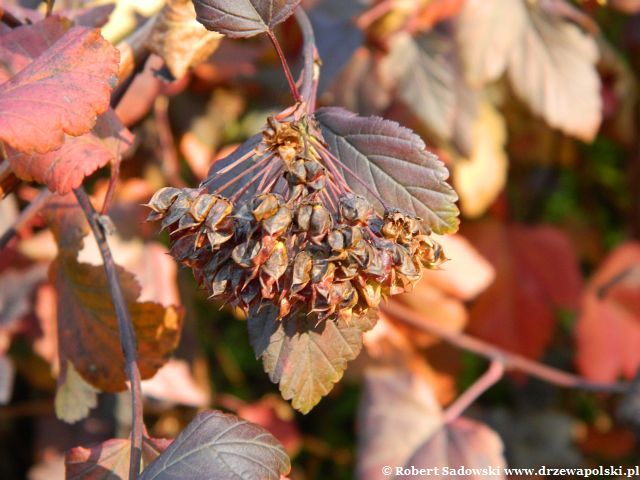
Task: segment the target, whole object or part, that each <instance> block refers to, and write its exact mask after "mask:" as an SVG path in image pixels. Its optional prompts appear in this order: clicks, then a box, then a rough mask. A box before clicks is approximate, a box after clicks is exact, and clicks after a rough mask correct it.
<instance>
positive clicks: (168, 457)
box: [140, 411, 291, 480]
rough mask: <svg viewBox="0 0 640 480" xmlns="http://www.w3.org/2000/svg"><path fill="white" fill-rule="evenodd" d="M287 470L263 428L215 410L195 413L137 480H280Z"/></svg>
mask: <svg viewBox="0 0 640 480" xmlns="http://www.w3.org/2000/svg"><path fill="white" fill-rule="evenodd" d="M290 468H291V464H290V461H289V457H288V456H287V453H286V452H285V450H284V448H283V447H282V445H281V444H280V442H278V441H277V440H276V439H275V438H274V437H273V436H272V435H271V434H270V433H269V432H267V431H266V430H265V429H264V428H262V427H260V426H258V425H254V424H252V423H249V422H247V421H244V420H240V419H238V418H237V417H235V416H233V415H228V414H225V413H222V412H217V411H208V412H203V413H200V414H198V416H196V418H195V419H194V420H193V421H192V422H191V423H190V424H189V425H188V426H187V428H185V429H184V430H183V431H182V432H181V433H180V435H178V437H177V438H176V439H175V440H174V441H173V442H172V443H171V445H170V446H169V448H167V449H166V450H165V451H164V453H162V454H161V455H160V456H159V457H158V458H157V459H156V460H155V461H154V462H153V463H151V465H149V466H148V467H147V468H146V469H145V470H144V471H143V472H142V475H141V477H140V480H152V479H158V480H163V479H170V478H189V479H192V480H209V479H211V478H216V479H217V478H219V479H221V480H222V479H235V478H237V479H245V478H247V479H249V478H256V479H257V478H259V479H264V480H279V479H280V475H286V474H287V473H288V472H289V469H290Z"/></svg>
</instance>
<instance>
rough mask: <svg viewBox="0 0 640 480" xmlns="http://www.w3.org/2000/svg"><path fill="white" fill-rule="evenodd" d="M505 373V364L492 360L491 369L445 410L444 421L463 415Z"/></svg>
mask: <svg viewBox="0 0 640 480" xmlns="http://www.w3.org/2000/svg"><path fill="white" fill-rule="evenodd" d="M503 375H504V364H503V363H502V362H501V361H499V360H494V361H492V362H491V365H489V369H488V370H487V371H486V372H485V373H484V374H483V375H482V376H481V377H480V378H479V379H478V380H476V381H475V383H474V384H473V385H471V386H470V387H469V388H468V389H467V390H465V392H464V393H463V394H462V395H460V396H459V397H458V398H457V400H456V401H455V402H453V403H452V404H451V406H450V407H449V408H447V409H446V410H445V412H444V415H443V420H444V423H449V422H452V421H453V420H455V419H456V418H458V417H459V416H460V415H462V413H463V412H464V411H465V410H466V409H467V408H469V406H470V405H471V404H472V403H473V402H475V401H476V400H477V399H478V398H479V397H480V396H481V395H482V394H483V393H484V392H486V391H487V390H489V389H490V388H491V387H492V386H493V385H495V384H496V383H498V381H499V380H500V379H501V378H502V376H503Z"/></svg>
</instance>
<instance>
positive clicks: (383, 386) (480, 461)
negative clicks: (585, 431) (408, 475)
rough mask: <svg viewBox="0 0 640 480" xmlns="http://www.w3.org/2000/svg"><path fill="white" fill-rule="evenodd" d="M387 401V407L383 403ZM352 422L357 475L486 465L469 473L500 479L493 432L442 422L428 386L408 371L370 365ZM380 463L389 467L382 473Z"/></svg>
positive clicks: (367, 477)
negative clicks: (355, 422) (356, 429)
mask: <svg viewBox="0 0 640 480" xmlns="http://www.w3.org/2000/svg"><path fill="white" fill-rule="evenodd" d="M390 405H393V408H389V406H390ZM358 424H359V426H360V429H359V434H358V462H357V467H356V474H357V478H359V479H362V480H378V479H380V480H383V479H387V478H389V477H390V475H393V477H392V478H403V476H404V475H402V474H400V475H397V472H396V468H399V467H402V468H410V467H411V466H414V467H415V468H418V469H420V468H434V467H438V468H441V469H442V468H443V467H448V468H460V467H467V468H474V467H476V468H487V466H493V467H496V468H497V469H498V470H500V472H499V473H498V474H497V475H495V470H494V471H492V472H485V474H482V473H481V474H479V475H478V476H476V477H475V478H479V479H484V478H487V479H488V478H493V479H495V478H504V477H503V474H502V471H501V467H503V466H505V464H506V462H505V459H504V456H503V450H504V447H503V445H502V441H501V440H500V438H499V437H498V435H497V434H496V433H495V432H494V431H492V430H491V429H489V428H488V427H486V426H485V425H483V424H481V423H479V422H475V421H472V420H468V419H465V418H459V419H457V420H454V421H453V422H451V423H448V424H444V423H443V419H442V412H441V410H440V406H439V405H438V403H437V402H436V400H435V398H434V396H433V392H432V390H431V387H430V386H429V385H428V384H427V383H425V382H424V380H422V379H420V378H419V377H417V376H415V375H412V374H410V373H409V372H408V371H402V370H396V369H377V370H370V371H369V372H368V374H367V377H366V379H365V390H364V394H363V396H362V399H361V402H360V406H359V411H358ZM384 466H392V467H393V470H392V471H391V472H390V474H386V473H385V470H384V469H383V467H384Z"/></svg>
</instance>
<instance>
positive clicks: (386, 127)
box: [316, 107, 459, 234]
mask: <svg viewBox="0 0 640 480" xmlns="http://www.w3.org/2000/svg"><path fill="white" fill-rule="evenodd" d="M316 118H317V119H318V121H319V122H320V125H321V127H322V133H323V136H324V138H325V140H326V142H327V143H328V145H329V149H330V150H331V152H332V153H333V154H334V155H335V156H336V157H337V158H338V159H340V161H341V162H342V163H343V164H344V165H345V166H346V167H348V168H349V169H350V170H351V171H352V172H354V173H355V174H357V175H358V176H359V177H360V178H361V179H362V180H363V182H364V183H366V184H367V185H369V187H371V188H373V189H374V190H375V191H376V192H377V194H378V195H379V196H380V197H381V198H382V199H383V200H384V201H385V203H387V204H388V205H397V206H400V207H401V208H402V209H404V210H406V211H407V212H408V213H410V214H412V215H416V216H418V217H421V218H422V219H423V222H424V224H425V226H426V227H429V228H430V229H431V230H433V231H434V232H436V233H441V234H444V233H453V232H455V231H456V230H457V228H458V218H457V216H458V213H459V212H458V208H457V207H456V205H455V202H456V200H457V199H458V197H457V195H456V193H455V192H454V191H453V189H452V188H451V187H450V186H449V184H448V183H447V182H446V180H447V178H448V177H449V172H448V170H447V168H446V167H445V166H444V164H443V163H442V162H441V161H440V160H439V159H438V158H437V157H436V156H435V155H433V154H432V153H430V152H428V151H427V150H426V147H425V144H424V142H423V141H422V140H421V139H420V137H418V135H416V134H415V133H413V132H412V131H411V130H409V129H407V128H404V127H401V126H400V125H398V124H397V123H396V122H392V121H390V120H384V119H382V118H379V117H359V116H357V115H356V114H355V113H352V112H349V111H347V110H344V109H342V108H335V107H334V108H323V109H320V110H318V111H317V113H316ZM339 168H341V167H339ZM343 174H344V177H345V178H346V180H347V182H349V185H350V186H351V188H352V189H353V190H354V191H355V192H356V193H358V194H361V195H364V196H366V197H367V198H368V199H369V200H370V201H371V202H372V203H373V204H375V205H380V203H379V201H378V200H377V199H376V197H375V196H373V195H372V194H371V193H370V192H369V191H368V190H367V189H366V188H364V187H363V186H362V184H361V183H360V182H357V181H355V180H354V179H353V176H352V175H350V174H349V173H347V172H346V171H344V169H343Z"/></svg>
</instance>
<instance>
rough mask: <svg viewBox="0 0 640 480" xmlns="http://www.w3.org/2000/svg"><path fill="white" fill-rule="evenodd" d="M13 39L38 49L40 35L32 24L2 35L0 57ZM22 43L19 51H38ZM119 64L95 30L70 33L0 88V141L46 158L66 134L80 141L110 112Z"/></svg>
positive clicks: (71, 31)
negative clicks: (31, 33) (102, 114)
mask: <svg viewBox="0 0 640 480" xmlns="http://www.w3.org/2000/svg"><path fill="white" fill-rule="evenodd" d="M22 29H35V31H36V33H35V35H34V36H33V37H31V36H30V35H26V34H25V30H22ZM16 31H17V32H19V33H14V32H16ZM14 35H21V38H24V37H26V38H27V39H30V41H31V42H34V43H35V45H37V42H38V40H39V39H40V38H41V36H42V33H41V31H40V30H39V27H34V26H31V25H26V26H24V27H19V28H18V29H15V30H12V31H11V32H8V33H5V34H4V35H2V37H0V45H2V46H3V47H2V48H3V51H1V52H0V55H2V58H5V57H8V56H9V54H8V53H7V51H6V50H4V48H6V47H4V45H13V44H14V40H12V36H14ZM26 41H27V40H26V39H25V40H24V42H21V43H20V46H21V47H22V48H25V49H27V51H28V50H29V48H38V47H30V46H29V44H28V43H25V42H26ZM11 53H13V52H11ZM13 55H14V56H19V55H23V53H13ZM118 60H119V54H118V51H117V50H116V49H115V48H114V47H113V46H112V45H111V44H109V43H108V42H107V41H106V40H104V38H102V37H101V36H100V33H99V32H98V31H97V30H91V29H87V28H84V27H78V26H77V27H73V28H71V29H70V30H69V31H67V32H66V33H65V34H64V35H63V36H62V37H61V38H60V39H59V40H58V41H56V42H55V43H54V44H53V45H51V47H50V48H48V49H47V50H46V51H45V52H44V53H42V54H41V55H39V56H38V57H37V58H36V59H35V60H34V61H33V62H32V63H30V64H28V65H26V66H24V65H23V67H24V68H22V69H21V70H20V71H19V72H18V73H17V74H16V75H15V76H13V77H11V79H9V80H7V81H5V82H4V83H2V84H0V140H1V141H3V142H6V143H7V144H8V145H9V146H11V147H13V148H15V149H16V150H19V151H21V152H23V153H27V154H32V153H35V152H38V153H45V152H48V151H51V150H54V149H56V148H59V147H60V146H61V145H62V143H63V141H64V134H65V133H66V134H68V135H72V136H78V135H82V134H84V133H86V132H88V131H89V130H90V129H91V128H92V127H93V125H94V123H95V121H96V117H97V116H98V115H99V114H101V113H104V112H105V111H106V110H107V108H108V107H109V100H110V97H111V89H112V88H113V87H114V86H115V82H116V73H117V71H118ZM14 63H17V62H14ZM23 63H24V62H23Z"/></svg>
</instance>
